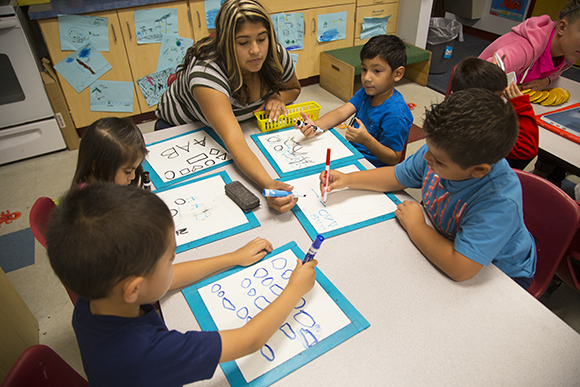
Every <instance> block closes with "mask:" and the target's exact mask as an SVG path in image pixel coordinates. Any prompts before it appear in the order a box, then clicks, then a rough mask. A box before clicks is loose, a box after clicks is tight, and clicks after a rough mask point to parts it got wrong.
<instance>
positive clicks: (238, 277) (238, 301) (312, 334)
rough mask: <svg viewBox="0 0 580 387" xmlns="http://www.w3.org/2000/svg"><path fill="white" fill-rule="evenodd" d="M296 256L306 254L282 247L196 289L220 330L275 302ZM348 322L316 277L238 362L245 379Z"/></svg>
mask: <svg viewBox="0 0 580 387" xmlns="http://www.w3.org/2000/svg"><path fill="white" fill-rule="evenodd" d="M296 258H299V259H302V258H304V257H296V255H295V254H294V252H293V251H292V250H286V251H283V252H281V253H279V254H276V255H274V256H272V257H271V258H268V259H267V260H264V261H262V262H259V263H257V264H256V265H254V266H250V267H248V268H246V269H243V270H241V271H239V272H237V273H235V274H232V275H230V276H228V277H226V278H223V279H221V280H219V281H216V282H214V283H212V284H209V285H207V286H204V287H203V288H201V289H199V294H200V296H201V298H202V299H203V301H204V303H205V305H206V306H207V308H208V311H209V313H210V314H211V316H212V318H213V320H214V322H215V323H216V326H217V328H218V330H224V329H235V328H240V327H242V326H244V325H245V323H246V321H248V319H250V318H251V317H254V316H256V315H257V314H258V313H259V312H260V310H261V309H263V308H265V307H266V306H267V305H268V304H269V303H271V302H272V301H274V299H276V297H277V296H278V295H279V294H280V293H281V292H282V290H283V289H284V288H285V287H286V284H287V283H288V278H289V277H290V275H291V273H292V270H293V269H294V268H295V267H296ZM349 323H350V320H349V319H348V317H347V316H346V315H345V314H344V313H343V312H342V310H340V308H339V307H338V305H337V304H336V303H335V302H334V301H333V300H332V299H331V298H330V296H329V295H328V294H327V293H326V291H325V290H324V289H323V288H322V287H321V286H320V285H319V284H318V282H316V284H315V285H314V288H313V289H312V290H311V291H310V292H309V293H308V294H306V295H305V296H304V297H303V298H302V300H301V301H300V302H299V303H298V305H297V306H296V307H295V309H294V311H293V312H291V313H290V316H288V318H287V319H286V321H285V322H284V324H283V325H282V326H281V327H280V329H278V331H276V333H275V334H274V335H273V336H272V338H271V339H270V340H268V342H267V343H266V345H265V346H264V347H262V349H261V350H260V351H258V352H255V353H253V354H251V355H248V356H245V357H243V358H240V359H237V360H236V363H237V365H238V367H239V369H240V371H241V373H242V375H243V376H244V378H245V379H246V382H250V381H252V380H254V379H256V378H257V377H259V376H261V375H263V374H264V373H266V372H268V371H270V370H271V369H273V368H274V367H276V366H278V365H280V364H282V363H283V362H285V361H286V360H288V359H291V358H292V357H294V356H296V355H298V354H299V353H300V352H302V351H304V350H305V349H307V348H309V347H310V346H312V345H315V344H316V343H317V342H319V341H321V340H322V339H324V338H326V337H328V336H330V335H332V334H333V333H335V332H337V331H338V330H340V329H342V328H343V327H345V326H346V325H348V324H349Z"/></svg>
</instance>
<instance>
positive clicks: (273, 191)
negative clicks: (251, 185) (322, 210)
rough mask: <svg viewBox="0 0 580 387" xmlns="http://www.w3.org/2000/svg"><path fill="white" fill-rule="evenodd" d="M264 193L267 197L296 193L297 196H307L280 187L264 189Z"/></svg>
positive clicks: (279, 196)
mask: <svg viewBox="0 0 580 387" xmlns="http://www.w3.org/2000/svg"><path fill="white" fill-rule="evenodd" d="M262 195H264V197H265V198H281V197H284V196H288V195H294V197H295V198H305V197H306V194H299V193H296V192H288V191H282V190H280V189H263V190H262Z"/></svg>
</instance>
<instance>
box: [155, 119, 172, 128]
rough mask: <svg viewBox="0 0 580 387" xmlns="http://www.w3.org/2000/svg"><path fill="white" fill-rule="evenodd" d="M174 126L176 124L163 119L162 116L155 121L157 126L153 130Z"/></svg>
mask: <svg viewBox="0 0 580 387" xmlns="http://www.w3.org/2000/svg"><path fill="white" fill-rule="evenodd" d="M173 126H174V125H171V124H170V123H169V122H167V121H165V120H162V119H161V118H160V119H158V120H157V121H155V128H154V129H153V130H155V131H157V130H161V129H167V128H172V127H173Z"/></svg>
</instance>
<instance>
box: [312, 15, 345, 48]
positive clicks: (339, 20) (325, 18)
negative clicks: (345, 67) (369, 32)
mask: <svg viewBox="0 0 580 387" xmlns="http://www.w3.org/2000/svg"><path fill="white" fill-rule="evenodd" d="M346 15H347V13H346V11H345V12H337V13H329V14H325V15H318V23H317V25H318V29H317V31H316V32H317V34H316V35H317V39H318V41H319V42H331V41H333V40H342V39H346Z"/></svg>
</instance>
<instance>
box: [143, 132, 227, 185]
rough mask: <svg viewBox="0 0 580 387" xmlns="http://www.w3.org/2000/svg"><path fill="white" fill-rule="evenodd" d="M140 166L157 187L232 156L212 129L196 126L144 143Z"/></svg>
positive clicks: (208, 168) (189, 175) (193, 174)
mask: <svg viewBox="0 0 580 387" xmlns="http://www.w3.org/2000/svg"><path fill="white" fill-rule="evenodd" d="M147 150H148V151H149V154H148V155H147V158H146V161H145V162H144V164H143V166H144V168H145V169H146V170H148V171H149V172H150V174H151V181H152V182H153V184H154V185H155V187H157V188H160V187H163V186H165V185H168V184H173V183H175V182H176V181H181V180H184V179H188V178H191V177H193V176H195V175H198V174H200V173H204V172H207V171H208V170H211V169H215V168H217V167H220V166H222V165H224V164H227V163H230V162H231V160H232V157H231V156H230V154H229V153H228V152H227V151H226V150H225V147H224V146H222V145H221V141H218V137H217V136H216V135H215V133H214V132H213V131H209V129H208V131H205V130H204V129H197V130H194V131H192V132H188V133H186V134H185V135H181V136H177V137H173V138H170V139H167V140H164V141H161V142H158V143H154V144H149V145H147Z"/></svg>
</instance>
